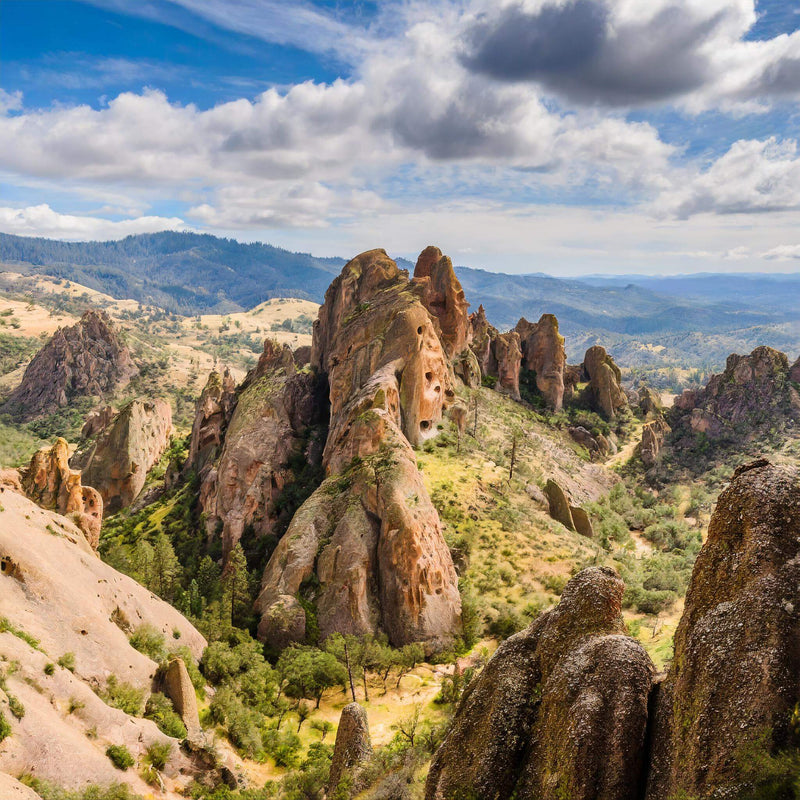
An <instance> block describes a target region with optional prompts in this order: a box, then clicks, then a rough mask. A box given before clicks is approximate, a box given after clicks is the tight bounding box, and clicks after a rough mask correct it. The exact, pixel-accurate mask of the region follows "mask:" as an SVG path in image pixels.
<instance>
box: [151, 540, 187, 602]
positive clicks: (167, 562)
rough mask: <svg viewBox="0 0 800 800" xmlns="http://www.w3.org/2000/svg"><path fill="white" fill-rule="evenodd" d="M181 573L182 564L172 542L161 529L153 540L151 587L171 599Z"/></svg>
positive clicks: (160, 595)
mask: <svg viewBox="0 0 800 800" xmlns="http://www.w3.org/2000/svg"><path fill="white" fill-rule="evenodd" d="M180 574H181V565H180V562H179V561H178V557H177V556H176V555H175V550H174V549H173V547H172V543H171V542H170V540H169V538H168V537H167V535H166V534H165V533H164V532H163V531H159V532H158V533H157V534H156V536H155V540H154V542H153V567H152V575H151V581H152V585H151V586H150V587H149V588H150V589H152V590H153V591H154V592H155V593H156V594H157V595H158V596H159V597H163V598H164V599H165V600H168V601H171V600H172V598H173V595H174V593H175V586H176V584H177V582H178V578H179V577H180Z"/></svg>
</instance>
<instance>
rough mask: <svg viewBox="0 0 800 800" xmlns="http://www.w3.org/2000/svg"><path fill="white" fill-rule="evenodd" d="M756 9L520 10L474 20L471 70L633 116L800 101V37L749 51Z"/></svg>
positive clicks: (568, 4) (615, 1) (667, 2)
mask: <svg viewBox="0 0 800 800" xmlns="http://www.w3.org/2000/svg"><path fill="white" fill-rule="evenodd" d="M756 19H757V16H756V9H755V2H754V0H648V2H647V3H636V2H632V0H538V2H534V1H532V0H528V2H524V1H520V0H514V1H513V2H508V3H504V4H503V3H501V4H499V5H498V6H496V7H495V8H494V9H492V10H490V11H485V12H483V13H479V14H477V15H475V17H474V18H473V19H472V21H471V22H470V23H469V24H467V25H466V27H465V30H464V32H463V35H462V56H461V57H462V61H463V63H464V64H465V65H466V66H467V67H468V68H469V69H471V70H472V71H474V72H476V73H480V74H484V75H487V76H489V77H491V78H493V79H495V80H498V81H504V82H519V81H530V82H535V83H537V84H539V85H540V86H541V87H542V88H543V89H544V90H545V91H548V92H550V93H552V94H556V95H558V96H560V97H562V98H563V99H564V100H566V101H567V102H573V103H580V104H587V103H588V104H602V105H608V106H620V107H629V106H635V105H642V104H650V103H656V102H660V101H665V100H681V102H683V103H684V104H685V105H686V106H687V107H689V108H692V109H694V110H700V109H702V108H707V107H715V106H722V107H726V106H728V107H730V106H735V105H736V104H748V103H749V104H751V105H753V106H756V105H758V104H764V103H765V102H766V101H768V100H770V99H776V98H781V97H794V98H797V97H800V32H795V33H794V34H792V35H789V36H787V35H785V34H784V35H781V36H778V37H775V38H774V39H770V40H765V41H745V39H744V37H745V35H746V34H747V32H748V31H749V30H750V28H751V27H752V26H753V25H754V24H755V22H756Z"/></svg>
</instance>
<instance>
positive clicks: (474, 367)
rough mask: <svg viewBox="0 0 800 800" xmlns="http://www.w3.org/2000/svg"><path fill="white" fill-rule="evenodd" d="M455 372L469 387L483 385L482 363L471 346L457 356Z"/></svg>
mask: <svg viewBox="0 0 800 800" xmlns="http://www.w3.org/2000/svg"><path fill="white" fill-rule="evenodd" d="M453 372H454V373H455V376H456V377H457V378H459V379H460V380H461V382H462V383H463V384H464V386H466V387H467V388H468V389H477V388H478V387H479V386H480V385H481V365H480V364H479V363H478V357H477V356H476V355H475V353H474V352H473V351H472V350H471V349H469V348H467V349H466V350H462V352H460V353H459V354H458V355H457V356H456V357H455V359H454V360H453Z"/></svg>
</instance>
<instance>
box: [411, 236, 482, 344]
mask: <svg viewBox="0 0 800 800" xmlns="http://www.w3.org/2000/svg"><path fill="white" fill-rule="evenodd" d="M414 283H415V284H417V285H418V286H419V287H420V288H421V289H422V294H421V299H422V303H423V305H424V306H425V308H427V309H428V312H429V313H430V315H431V316H432V317H433V318H435V319H436V321H437V322H438V323H439V330H440V335H441V340H442V346H443V347H444V351H445V355H446V356H447V357H448V358H450V359H452V358H453V357H454V356H456V355H457V354H458V353H461V352H462V351H463V350H464V348H465V347H466V346H467V344H468V341H469V333H470V324H469V312H468V309H469V303H468V302H467V300H466V297H465V296H464V290H463V289H462V288H461V284H460V283H459V280H458V278H457V277H456V273H455V271H454V270H453V263H452V261H450V259H449V258H448V257H447V256H444V255H442V251H441V250H440V249H439V248H438V247H426V248H425V249H424V250H423V251H422V252H421V253H420V255H419V258H418V259H417V264H416V267H415V268H414Z"/></svg>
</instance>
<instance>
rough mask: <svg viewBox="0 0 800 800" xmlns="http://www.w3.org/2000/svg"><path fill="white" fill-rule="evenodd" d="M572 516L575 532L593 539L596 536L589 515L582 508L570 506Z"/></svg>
mask: <svg viewBox="0 0 800 800" xmlns="http://www.w3.org/2000/svg"><path fill="white" fill-rule="evenodd" d="M569 510H570V514H571V515H572V524H573V525H574V526H575V530H576V531H577V532H578V533H579V534H580V535H581V536H586V537H587V538H589V539H591V538H592V537H593V536H594V527H593V526H592V521H591V519H589V515H588V514H587V513H586V512H585V511H584V510H583V509H582V508H581V507H580V506H570V507H569Z"/></svg>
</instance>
